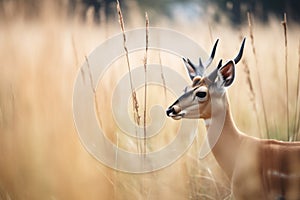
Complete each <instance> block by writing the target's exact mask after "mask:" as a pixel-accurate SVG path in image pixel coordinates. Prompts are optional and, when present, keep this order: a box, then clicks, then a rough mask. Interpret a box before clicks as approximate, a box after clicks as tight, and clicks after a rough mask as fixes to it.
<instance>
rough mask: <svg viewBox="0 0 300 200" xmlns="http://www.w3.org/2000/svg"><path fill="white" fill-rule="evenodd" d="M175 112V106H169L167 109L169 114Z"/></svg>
mask: <svg viewBox="0 0 300 200" xmlns="http://www.w3.org/2000/svg"><path fill="white" fill-rule="evenodd" d="M173 112H174V107H169V108H168V109H167V111H166V113H167V115H168V116H170V114H171V113H173Z"/></svg>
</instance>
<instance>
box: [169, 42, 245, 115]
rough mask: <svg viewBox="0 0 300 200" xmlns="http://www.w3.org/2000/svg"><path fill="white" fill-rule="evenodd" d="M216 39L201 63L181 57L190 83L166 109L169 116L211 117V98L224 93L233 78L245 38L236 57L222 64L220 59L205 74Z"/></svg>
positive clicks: (218, 96)
mask: <svg viewBox="0 0 300 200" xmlns="http://www.w3.org/2000/svg"><path fill="white" fill-rule="evenodd" d="M217 44H218V40H217V41H216V43H215V45H214V47H213V50H212V52H211V55H210V57H209V59H208V60H207V61H206V62H205V63H204V64H203V63H202V61H201V59H199V65H198V66H196V65H195V64H193V63H192V62H191V61H190V60H189V59H183V61H184V63H185V66H186V68H187V71H188V74H189V76H190V78H191V80H192V85H191V86H188V87H186V89H185V90H184V94H182V95H181V96H180V97H179V98H178V99H177V100H176V101H175V102H174V103H173V104H172V105H171V106H170V107H169V108H168V109H167V111H166V113H167V115H168V116H169V117H172V118H173V119H181V118H191V119H192V118H202V119H208V118H211V98H212V97H214V98H220V97H221V96H222V95H224V94H225V90H224V88H225V87H228V86H230V85H231V84H232V83H233V80H234V78H235V64H237V63H238V62H239V61H240V59H241V57H242V55H243V49H244V45H245V39H244V40H243V42H242V45H241V48H240V51H239V53H238V55H237V56H236V58H234V59H233V60H229V61H227V62H226V64H224V65H223V64H222V60H220V62H219V64H218V66H217V67H216V68H215V69H214V70H213V71H212V72H211V73H209V74H206V73H205V71H206V68H207V67H208V66H209V65H210V64H211V62H212V60H213V58H214V55H215V51H216V48H217Z"/></svg>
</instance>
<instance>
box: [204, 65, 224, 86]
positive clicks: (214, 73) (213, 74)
mask: <svg viewBox="0 0 300 200" xmlns="http://www.w3.org/2000/svg"><path fill="white" fill-rule="evenodd" d="M221 66H222V59H221V60H220V62H219V64H218V66H217V67H216V68H215V69H214V71H212V72H211V73H210V74H209V75H208V76H207V79H208V80H209V81H210V82H212V83H213V82H215V80H216V78H217V76H218V70H219V69H220V67H221Z"/></svg>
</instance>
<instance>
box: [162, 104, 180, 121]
mask: <svg viewBox="0 0 300 200" xmlns="http://www.w3.org/2000/svg"><path fill="white" fill-rule="evenodd" d="M166 113H167V115H168V116H169V117H172V118H173V119H181V118H182V117H183V116H184V113H183V112H181V108H180V107H179V106H176V105H173V106H170V107H169V108H168V109H167V110H166Z"/></svg>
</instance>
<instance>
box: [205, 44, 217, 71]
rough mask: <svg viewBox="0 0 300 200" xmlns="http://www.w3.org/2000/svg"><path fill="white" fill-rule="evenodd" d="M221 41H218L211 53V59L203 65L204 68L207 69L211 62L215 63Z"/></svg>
mask: <svg viewBox="0 0 300 200" xmlns="http://www.w3.org/2000/svg"><path fill="white" fill-rule="evenodd" d="M218 42H219V39H217V40H216V42H215V44H214V47H213V49H212V51H211V54H210V57H209V58H208V60H207V61H206V62H205V64H204V65H203V66H204V68H207V67H208V66H209V65H210V64H211V62H212V61H213V59H214V57H215V53H216V49H217V45H218Z"/></svg>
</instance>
